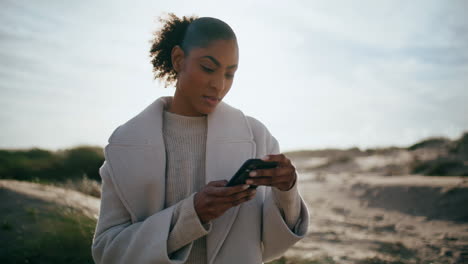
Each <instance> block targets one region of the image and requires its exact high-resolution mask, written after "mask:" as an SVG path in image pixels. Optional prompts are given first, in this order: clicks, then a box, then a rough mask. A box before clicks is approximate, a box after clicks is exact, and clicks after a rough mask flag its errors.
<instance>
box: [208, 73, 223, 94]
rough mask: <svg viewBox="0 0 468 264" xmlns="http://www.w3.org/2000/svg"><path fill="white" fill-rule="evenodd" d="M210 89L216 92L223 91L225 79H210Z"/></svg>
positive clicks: (216, 77) (218, 77)
mask: <svg viewBox="0 0 468 264" xmlns="http://www.w3.org/2000/svg"><path fill="white" fill-rule="evenodd" d="M210 83H211V87H212V88H215V89H216V91H218V92H221V91H223V90H224V87H225V79H224V77H220V76H215V77H213V79H211V82H210Z"/></svg>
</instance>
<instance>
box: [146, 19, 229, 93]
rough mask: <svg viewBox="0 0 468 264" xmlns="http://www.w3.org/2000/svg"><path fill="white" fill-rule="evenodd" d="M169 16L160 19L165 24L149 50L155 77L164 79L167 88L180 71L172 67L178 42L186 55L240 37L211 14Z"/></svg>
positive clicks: (156, 34) (156, 33)
mask: <svg viewBox="0 0 468 264" xmlns="http://www.w3.org/2000/svg"><path fill="white" fill-rule="evenodd" d="M168 15H169V17H168V18H167V19H163V18H161V17H160V18H159V21H160V22H162V23H163V27H162V29H161V30H159V31H156V32H154V33H153V35H154V39H152V40H151V41H150V42H151V43H152V45H151V49H150V55H149V56H150V57H151V64H152V65H153V72H154V79H161V80H163V81H164V82H165V87H167V86H169V85H171V84H173V83H174V82H175V81H176V80H177V72H176V71H175V70H174V68H173V66H172V56H171V54H172V49H173V48H174V46H176V45H179V46H180V47H181V48H182V50H183V51H184V54H185V56H187V55H188V54H189V52H190V50H192V49H193V48H197V47H206V46H208V45H209V44H210V43H211V42H212V41H214V40H219V39H225V40H229V39H237V38H236V35H235V33H234V31H233V30H232V28H231V27H230V26H229V25H228V24H226V23H225V22H223V21H221V20H219V19H217V18H212V17H201V18H199V17H196V16H191V17H186V16H183V17H182V18H179V17H177V16H176V15H175V14H173V13H170V14H168Z"/></svg>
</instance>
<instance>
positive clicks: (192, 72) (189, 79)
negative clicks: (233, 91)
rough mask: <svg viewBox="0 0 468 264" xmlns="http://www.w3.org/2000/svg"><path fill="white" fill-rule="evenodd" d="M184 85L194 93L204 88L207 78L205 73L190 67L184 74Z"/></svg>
mask: <svg viewBox="0 0 468 264" xmlns="http://www.w3.org/2000/svg"><path fill="white" fill-rule="evenodd" d="M185 77H186V78H185V81H184V86H186V87H184V88H185V89H188V90H189V91H190V93H196V92H197V91H200V90H204V88H205V87H206V86H207V84H208V78H207V77H206V74H205V73H203V72H202V71H201V70H198V69H196V68H191V69H189V71H188V72H187V74H186V76H185Z"/></svg>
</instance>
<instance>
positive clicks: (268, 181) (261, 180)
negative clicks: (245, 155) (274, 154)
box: [246, 175, 291, 186]
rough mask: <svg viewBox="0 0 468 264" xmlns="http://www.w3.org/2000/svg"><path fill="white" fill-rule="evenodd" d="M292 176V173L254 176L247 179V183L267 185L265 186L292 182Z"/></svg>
mask: <svg viewBox="0 0 468 264" xmlns="http://www.w3.org/2000/svg"><path fill="white" fill-rule="evenodd" d="M290 181H291V176H290V175H282V176H276V177H261V176H260V177H253V178H250V179H248V180H247V182H246V183H247V184H252V185H265V186H275V185H277V184H281V183H285V182H290Z"/></svg>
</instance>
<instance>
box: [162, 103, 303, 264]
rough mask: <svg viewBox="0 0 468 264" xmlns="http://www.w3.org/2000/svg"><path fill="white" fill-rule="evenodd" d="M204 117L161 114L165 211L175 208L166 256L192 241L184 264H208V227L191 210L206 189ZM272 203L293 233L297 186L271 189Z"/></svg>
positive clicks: (298, 213) (297, 202) (205, 127)
mask: <svg viewBox="0 0 468 264" xmlns="http://www.w3.org/2000/svg"><path fill="white" fill-rule="evenodd" d="M206 132H207V119H206V116H201V117H189V116H182V115H177V114H174V113H171V112H168V111H164V118H163V136H164V142H165V147H166V201H165V207H169V206H172V205H174V204H176V207H175V210H174V213H173V216H172V220H171V227H170V230H169V237H168V240H167V250H168V254H169V256H171V255H175V254H177V251H178V250H179V249H180V248H182V247H183V246H185V245H187V244H189V243H190V242H192V241H194V244H193V247H192V250H191V252H190V255H189V257H188V260H187V262H185V263H200V264H201V263H207V255H206V235H207V234H208V233H209V232H210V231H211V223H207V224H205V225H202V224H201V222H200V220H199V218H198V216H197V213H196V211H195V208H194V201H193V198H194V195H195V193H196V192H198V191H199V190H201V189H202V188H203V187H204V186H205V150H206V134H207V133H206ZM273 192H274V194H275V195H274V197H275V201H276V203H277V205H278V207H279V208H280V211H281V213H282V215H283V218H284V219H285V221H286V224H287V225H288V226H289V228H291V229H292V230H293V229H294V226H295V224H296V222H297V220H298V218H299V215H300V199H299V196H298V195H297V194H298V193H297V184H296V185H295V186H294V187H293V188H292V189H291V190H289V191H286V192H282V191H279V190H277V189H276V188H273Z"/></svg>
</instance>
